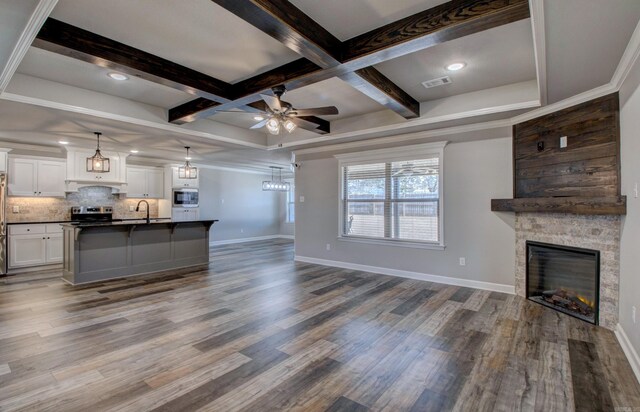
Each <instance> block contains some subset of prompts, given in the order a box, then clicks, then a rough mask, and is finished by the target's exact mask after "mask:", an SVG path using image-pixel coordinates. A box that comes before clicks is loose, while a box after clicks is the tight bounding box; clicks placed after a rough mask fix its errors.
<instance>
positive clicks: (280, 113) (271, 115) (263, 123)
mask: <svg viewBox="0 0 640 412" xmlns="http://www.w3.org/2000/svg"><path fill="white" fill-rule="evenodd" d="M271 90H272V91H273V94H274V96H268V95H266V94H261V95H260V97H261V98H262V100H264V102H265V104H266V105H265V108H264V111H263V112H262V116H260V117H262V119H259V120H260V121H259V122H258V123H256V124H255V125H253V126H251V129H260V128H261V127H266V128H267V131H268V132H269V133H271V134H280V131H281V130H282V129H284V130H286V131H287V132H289V133H291V132H293V131H294V130H295V129H296V128H298V127H301V128H303V129H306V130H311V131H315V130H316V129H317V128H318V125H317V124H315V123H313V122H310V121H308V120H305V119H303V118H302V117H305V116H323V115H332V114H338V108H337V107H335V106H325V107H314V108H311V109H296V108H294V107H293V106H292V105H291V103H289V102H285V101H284V100H282V99H281V97H282V95H283V94H284V93H285V91H286V89H285V87H284V85H280V86H275V87H272V88H271ZM235 113H237V112H235ZM254 115H255V113H254ZM256 120H258V119H256Z"/></svg>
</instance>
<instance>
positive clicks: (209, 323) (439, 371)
mask: <svg viewBox="0 0 640 412" xmlns="http://www.w3.org/2000/svg"><path fill="white" fill-rule="evenodd" d="M210 256H211V263H210V264H209V265H201V266H198V267H194V268H186V269H180V270H175V271H168V272H165V273H159V274H150V275H143V276H138V277H134V278H129V279H116V280H113V281H107V282H99V283H96V284H91V285H83V286H78V287H71V286H69V285H66V284H64V283H63V282H61V281H60V279H59V277H60V272H59V271H58V270H48V271H42V272H38V273H29V274H19V275H16V276H9V277H4V278H0V388H1V389H0V410H2V411H4V410H7V411H13V410H24V411H32V410H38V411H40V410H43V411H56V412H58V411H65V412H67V411H82V412H85V411H91V410H95V411H96V412H97V411H103V410H104V411H139V410H145V411H147V410H166V411H178V410H179V411H191V410H215V411H225V412H226V411H239V410H250V411H251V410H253V411H258V410H259V411H276V410H277V411H280V410H287V411H304V412H310V411H311V412H315V411H326V410H329V411H365V410H367V411H368V410H371V411H385V412H391V411H393V412H395V411H409V410H412V411H438V412H440V411H467V410H468V411H474V412H475V411H485V410H486V411H493V410H497V411H545V412H547V411H574V410H579V411H582V410H619V411H625V410H640V384H638V382H637V381H636V380H635V376H634V374H633V370H632V369H631V367H630V365H629V363H628V362H627V359H626V356H625V355H624V353H623V351H622V349H621V347H620V345H619V344H618V341H617V338H616V337H615V335H614V334H613V333H612V332H611V331H609V330H606V329H603V328H601V327H597V326H593V325H590V324H587V323H584V322H582V321H580V320H578V319H575V318H571V317H568V316H566V315H564V314H561V313H558V312H556V311H553V310H551V309H549V308H546V307H543V306H541V305H538V304H535V303H533V302H530V301H528V300H526V299H524V298H522V297H518V296H513V295H507V294H503V293H498V292H491V291H485V290H474V289H471V288H465V287H459V286H452V285H443V284H437V283H433V282H422V281H419V280H415V279H403V278H397V277H391V276H385V275H379V274H373V273H367V272H363V271H358V270H346V269H339V268H332V267H327V266H320V265H315V264H309V263H302V262H294V261H293V243H292V242H291V241H290V240H287V239H273V240H264V241H257V242H249V243H242V244H233V245H222V246H217V247H214V248H212V249H211V250H210ZM594 405H595V406H594Z"/></svg>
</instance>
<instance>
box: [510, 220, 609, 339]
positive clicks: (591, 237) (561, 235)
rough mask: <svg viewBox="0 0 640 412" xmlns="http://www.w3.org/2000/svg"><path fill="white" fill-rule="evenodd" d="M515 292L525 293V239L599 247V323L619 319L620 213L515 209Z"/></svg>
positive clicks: (607, 322) (607, 323)
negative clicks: (552, 211) (523, 211)
mask: <svg viewBox="0 0 640 412" xmlns="http://www.w3.org/2000/svg"><path fill="white" fill-rule="evenodd" d="M515 228H516V284H515V286H516V294H518V295H520V296H523V297H527V284H526V263H527V255H526V251H527V246H526V242H527V241H532V242H542V243H547V244H553V245H558V246H567V247H573V248H584V249H591V250H595V251H599V255H600V256H599V257H600V268H599V269H600V273H599V275H600V276H599V277H600V282H599V290H598V292H599V293H598V294H599V303H600V304H599V324H600V325H601V326H603V327H605V328H608V329H614V328H615V326H616V324H617V323H618V292H619V290H618V284H619V273H620V268H619V261H620V216H616V215H575V214H564V213H562V214H560V213H558V214H556V213H516V222H515Z"/></svg>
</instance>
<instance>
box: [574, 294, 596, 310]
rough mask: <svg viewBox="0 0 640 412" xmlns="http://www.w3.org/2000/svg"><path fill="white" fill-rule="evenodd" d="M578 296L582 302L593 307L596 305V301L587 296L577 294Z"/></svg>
mask: <svg viewBox="0 0 640 412" xmlns="http://www.w3.org/2000/svg"><path fill="white" fill-rule="evenodd" d="M576 297H577V298H578V300H579V301H580V302H582V303H584V304H585V305H589V307H591V308H593V307H594V306H595V305H596V303H595V302H593V301H591V300H589V299H587V298H585V297H584V296H580V295H577V296H576Z"/></svg>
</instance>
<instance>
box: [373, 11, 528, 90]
mask: <svg viewBox="0 0 640 412" xmlns="http://www.w3.org/2000/svg"><path fill="white" fill-rule="evenodd" d="M460 61H461V62H465V63H466V64H467V66H466V67H465V68H464V69H462V70H460V71H457V72H450V71H447V70H446V68H445V66H446V65H448V64H450V63H453V62H460ZM375 67H376V68H377V69H378V70H380V71H381V72H382V73H383V74H384V75H385V76H387V77H388V78H389V79H391V80H392V81H393V82H394V83H396V84H397V85H398V86H400V87H401V88H402V89H404V90H405V91H406V92H407V93H409V94H410V95H411V96H413V97H414V98H415V99H417V100H418V101H427V100H434V99H440V98H443V97H448V96H453V95H457V94H462V93H468V92H473V91H476V90H483V89H489V88H493V87H498V86H504V85H507V84H512V83H519V82H523V81H527V80H532V79H535V78H536V68H535V58H534V51H533V39H532V35H531V21H530V20H529V19H526V20H521V21H518V22H515V23H511V24H508V25H504V26H500V27H496V28H494V29H491V30H486V31H483V32H480V33H476V34H473V35H470V36H467V37H463V38H460V39H456V40H452V41H450V42H447V43H443V44H439V45H437V46H434V47H431V48H428V49H425V50H423V51H420V52H417V53H413V54H409V55H406V56H403V57H399V58H397V59H394V60H390V61H388V62H385V63H381V64H378V65H376V66H375ZM442 76H449V77H450V78H451V80H452V83H450V84H447V85H443V86H438V87H435V88H431V89H426V88H425V87H424V86H422V84H421V83H422V82H424V81H426V80H431V79H434V78H438V77H442Z"/></svg>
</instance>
